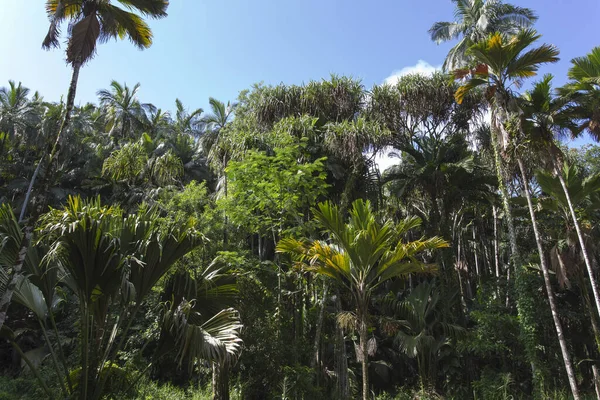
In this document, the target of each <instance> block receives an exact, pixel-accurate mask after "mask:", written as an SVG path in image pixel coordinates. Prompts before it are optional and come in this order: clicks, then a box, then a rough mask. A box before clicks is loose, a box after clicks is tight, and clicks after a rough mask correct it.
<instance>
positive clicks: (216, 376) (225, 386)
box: [212, 361, 229, 400]
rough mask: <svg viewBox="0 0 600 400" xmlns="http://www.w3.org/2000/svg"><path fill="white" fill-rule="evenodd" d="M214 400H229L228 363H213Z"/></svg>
mask: <svg viewBox="0 0 600 400" xmlns="http://www.w3.org/2000/svg"><path fill="white" fill-rule="evenodd" d="M212 392H213V400H229V364H228V363H227V361H214V362H213V363H212Z"/></svg>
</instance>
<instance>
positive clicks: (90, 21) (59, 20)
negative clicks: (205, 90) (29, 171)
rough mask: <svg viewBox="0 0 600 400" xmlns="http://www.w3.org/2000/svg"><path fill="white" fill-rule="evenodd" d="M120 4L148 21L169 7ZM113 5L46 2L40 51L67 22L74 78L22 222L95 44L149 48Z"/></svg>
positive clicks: (141, 0)
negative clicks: (120, 42)
mask: <svg viewBox="0 0 600 400" xmlns="http://www.w3.org/2000/svg"><path fill="white" fill-rule="evenodd" d="M119 2H120V3H121V4H122V5H123V6H125V7H126V8H128V9H129V10H135V11H137V12H138V13H140V14H142V15H143V16H145V17H149V18H164V17H166V16H167V7H168V6H169V1H168V0H135V1H134V0H119ZM113 3H115V1H113V0H107V1H97V0H69V1H65V0H46V13H47V14H48V19H49V20H50V26H49V28H48V34H47V35H46V37H45V39H44V41H43V42H42V47H43V48H44V49H51V48H57V47H59V46H60V36H61V35H60V34H61V31H60V27H61V25H62V24H63V23H65V22H68V23H69V30H68V32H69V36H68V39H67V50H66V53H67V63H68V64H70V65H71V67H72V68H73V74H72V76H71V83H70V84H69V90H68V92H67V102H66V109H65V116H64V119H63V122H62V124H61V126H60V129H59V130H58V131H57V133H56V135H55V137H54V138H53V139H54V140H53V141H54V144H53V146H52V148H51V150H50V153H49V154H46V153H45V154H44V155H43V156H42V158H41V159H40V161H39V162H38V165H37V167H36V170H35V172H34V173H33V176H32V177H31V181H30V184H29V188H28V190H27V195H26V197H25V202H24V203H23V207H22V210H21V217H20V218H19V219H22V218H23V216H24V214H25V210H26V209H27V205H28V203H29V197H30V195H31V191H32V189H33V185H34V184H35V180H36V178H37V176H38V174H39V171H40V169H41V168H42V166H45V164H46V162H48V164H51V161H52V160H53V159H54V157H55V156H56V154H57V152H58V150H59V143H60V141H61V138H62V135H63V134H64V132H65V130H66V129H67V127H68V126H69V123H70V121H71V113H72V111H73V107H74V106H75V94H76V92H77V81H78V80H79V71H80V70H81V67H82V66H83V65H85V64H86V63H87V62H89V61H91V59H92V58H93V57H94V55H95V54H96V45H97V44H98V42H99V41H108V40H110V39H117V38H119V39H124V38H125V37H127V38H129V40H131V42H132V43H133V44H134V45H135V46H136V47H137V48H139V49H141V50H143V49H147V48H149V47H150V46H151V45H152V30H151V29H150V27H149V26H148V24H147V23H146V22H145V21H144V19H143V18H142V17H140V16H139V15H138V14H136V13H135V12H133V11H126V10H124V9H123V8H120V7H118V6H116V5H114V4H113ZM47 160H48V161H47ZM0 327H1V323H0Z"/></svg>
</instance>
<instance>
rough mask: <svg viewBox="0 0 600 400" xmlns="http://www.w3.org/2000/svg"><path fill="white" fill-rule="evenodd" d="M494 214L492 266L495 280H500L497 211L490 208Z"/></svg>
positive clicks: (494, 207)
mask: <svg viewBox="0 0 600 400" xmlns="http://www.w3.org/2000/svg"><path fill="white" fill-rule="evenodd" d="M492 212H493V213H494V266H495V267H496V278H500V257H499V255H500V252H499V249H498V210H497V209H496V206H492Z"/></svg>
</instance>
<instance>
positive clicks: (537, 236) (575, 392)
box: [517, 157, 580, 400]
mask: <svg viewBox="0 0 600 400" xmlns="http://www.w3.org/2000/svg"><path fill="white" fill-rule="evenodd" d="M517 163H518V164H519V169H520V171H521V178H522V179H523V189H524V191H525V198H526V199H527V206H528V207H529V215H530V217H531V225H532V226H533V234H534V236H535V243H536V245H537V248H538V253H539V257H540V266H541V268H542V274H543V276H544V285H545V286H546V294H547V295H548V303H550V311H551V312H552V319H553V320H554V326H555V328H556V336H557V337H558V343H559V344H560V350H561V353H562V357H563V362H564V363H565V369H566V370H567V377H568V378H569V385H570V386H571V393H572V394H573V398H574V399H575V400H579V398H580V397H579V389H578V388H577V380H576V378H575V371H574V369H573V365H572V363H571V357H570V355H569V351H568V349H567V342H566V340H565V337H564V334H563V329H562V324H561V322H560V319H559V318H558V308H557V307H556V299H555V297H554V291H553V289H552V283H551V282H550V272H549V270H548V265H547V264H546V256H545V254H544V247H543V244H542V238H541V236H540V232H539V230H538V226H537V221H536V217H535V211H534V209H533V202H532V200H531V193H530V192H529V184H528V181H527V175H526V174H525V167H524V166H523V161H522V160H521V158H520V157H519V158H517Z"/></svg>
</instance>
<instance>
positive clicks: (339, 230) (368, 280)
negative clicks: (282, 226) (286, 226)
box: [277, 200, 448, 400]
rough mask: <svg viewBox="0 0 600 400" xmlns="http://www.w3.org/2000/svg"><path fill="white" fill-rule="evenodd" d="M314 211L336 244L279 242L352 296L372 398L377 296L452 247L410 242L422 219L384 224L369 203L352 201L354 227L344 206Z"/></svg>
mask: <svg viewBox="0 0 600 400" xmlns="http://www.w3.org/2000/svg"><path fill="white" fill-rule="evenodd" d="M314 213H315V219H316V221H317V222H318V223H319V224H320V225H321V226H322V227H323V228H324V229H325V231H326V232H327V233H328V234H329V235H330V243H327V242H323V241H320V240H306V239H305V240H297V239H292V238H288V239H283V240H281V241H280V242H279V243H278V245H277V251H278V252H281V253H289V254H292V255H294V256H297V257H299V258H300V260H303V261H306V262H307V263H308V266H307V267H306V268H307V270H309V271H313V272H315V273H317V274H319V275H324V276H326V277H329V278H332V279H333V280H334V281H335V282H336V283H337V284H338V285H340V286H341V287H342V288H344V289H345V290H347V291H348V292H349V293H351V294H352V298H353V300H354V305H355V307H356V309H355V318H356V321H357V324H356V325H357V326H358V333H359V337H360V351H359V353H358V354H357V358H358V359H359V360H360V362H361V364H362V381H363V388H362V397H363V400H367V399H368V398H369V376H368V356H369V355H368V340H369V338H368V326H369V318H370V315H369V305H370V303H371V295H372V294H373V292H374V291H375V289H376V288H377V287H379V286H380V285H381V284H383V283H384V282H386V281H388V280H390V279H393V278H397V277H406V276H407V275H408V274H410V273H419V272H425V271H426V270H427V268H426V265H425V264H424V263H423V262H422V261H420V260H419V259H418V258H417V256H418V255H419V254H420V253H423V252H426V251H429V250H434V249H439V248H442V247H447V246H448V244H447V243H446V242H445V241H444V240H442V239H440V238H438V237H433V238H430V239H420V240H416V241H412V242H404V241H403V239H402V238H403V236H404V235H405V234H406V233H407V232H408V231H410V230H412V229H413V228H416V227H418V226H419V225H420V223H421V221H420V219H418V218H408V219H406V220H404V221H403V222H401V223H399V224H397V225H394V224H393V223H392V222H391V221H389V220H388V221H385V222H380V221H379V220H378V219H377V217H376V216H375V213H374V212H373V211H372V209H371V204H370V202H369V201H364V200H356V201H355V202H353V203H352V207H351V210H350V212H349V220H348V223H344V221H343V220H344V215H343V213H342V212H341V211H340V209H339V207H337V206H335V205H333V204H331V203H330V202H326V203H320V204H319V206H318V209H316V210H314Z"/></svg>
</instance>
